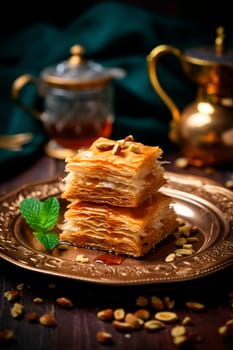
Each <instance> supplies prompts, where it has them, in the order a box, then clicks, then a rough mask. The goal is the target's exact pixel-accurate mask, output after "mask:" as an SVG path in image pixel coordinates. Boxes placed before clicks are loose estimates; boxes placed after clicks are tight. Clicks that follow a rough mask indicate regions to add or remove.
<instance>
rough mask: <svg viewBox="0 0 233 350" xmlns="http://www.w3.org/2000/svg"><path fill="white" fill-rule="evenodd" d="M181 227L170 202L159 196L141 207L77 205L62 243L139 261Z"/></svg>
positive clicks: (69, 213) (73, 205)
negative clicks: (71, 243)
mask: <svg viewBox="0 0 233 350" xmlns="http://www.w3.org/2000/svg"><path fill="white" fill-rule="evenodd" d="M177 227H178V223H177V220H176V215H175V213H174V210H173V207H172V202H171V199H170V198H169V197H168V196H166V195H164V194H162V193H156V194H155V195H153V196H152V197H151V198H150V199H148V200H147V201H145V202H144V203H143V204H142V205H141V206H139V207H136V208H135V207H132V208H123V207H112V206H109V205H103V204H94V203H90V202H79V201H75V202H73V203H71V204H70V205H69V206H68V209H67V211H66V213H65V221H64V225H63V227H62V228H63V233H62V234H61V235H60V239H61V240H62V241H71V242H74V243H75V244H76V245H77V246H79V247H88V248H95V249H99V250H104V251H107V252H114V253H118V254H124V255H127V256H133V257H140V256H143V255H145V254H146V253H147V252H149V251H150V250H151V249H153V248H154V247H155V245H156V244H157V243H159V242H160V241H161V240H163V239H164V238H165V237H167V236H168V235H170V234H172V233H173V232H174V231H175V229H176V228H177Z"/></svg>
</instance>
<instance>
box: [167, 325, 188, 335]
mask: <svg viewBox="0 0 233 350" xmlns="http://www.w3.org/2000/svg"><path fill="white" fill-rule="evenodd" d="M185 334H186V328H185V327H184V326H182V325H178V326H175V327H173V328H172V329H171V335H172V336H173V337H178V336H181V335H185Z"/></svg>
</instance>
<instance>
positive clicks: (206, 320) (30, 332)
mask: <svg viewBox="0 0 233 350" xmlns="http://www.w3.org/2000/svg"><path fill="white" fill-rule="evenodd" d="M177 156H178V154H177V153H169V154H166V153H165V154H164V158H165V159H168V160H170V161H171V163H170V164H167V165H166V168H167V170H169V171H176V172H180V173H186V174H187V173H188V174H194V175H198V176H205V177H208V178H211V179H212V180H215V181H218V182H219V183H221V184H222V185H224V184H225V183H226V181H227V180H228V179H229V178H230V177H231V174H232V173H231V171H230V170H229V169H218V170H216V169H215V170H214V171H210V169H195V168H192V167H189V168H186V169H181V168H177V167H175V165H174V160H175V158H176V157H177ZM231 170H232V169H231ZM63 171H64V162H63V161H59V160H54V159H51V158H49V157H48V156H46V155H42V156H41V158H39V159H37V160H35V162H34V164H32V165H31V166H30V167H29V168H28V169H26V171H24V172H23V173H21V174H18V175H17V176H16V177H15V178H12V179H10V180H8V181H5V182H4V183H1V184H0V192H1V193H3V192H6V193H7V192H9V191H12V190H14V189H16V188H18V187H19V186H21V185H24V184H27V183H29V182H32V181H34V180H41V179H45V178H49V177H52V176H57V175H63ZM0 234H1V233H0ZM15 290H18V292H19V298H18V302H19V303H20V304H22V305H23V307H24V314H23V316H22V317H20V318H14V317H12V315H11V313H10V310H11V308H12V306H13V304H14V303H15V301H14V300H12V301H9V300H8V299H7V298H6V294H5V293H6V292H7V291H15ZM154 295H155V296H158V297H160V298H162V299H163V298H164V297H170V298H171V300H174V301H175V306H174V308H173V310H172V311H174V312H176V314H177V315H178V318H179V321H178V322H176V323H175V324H167V325H166V327H165V328H164V329H161V330H159V331H155V332H148V331H147V330H145V329H143V328H140V329H138V330H133V331H130V332H120V331H118V330H116V329H115V328H114V327H113V326H112V323H111V322H110V321H108V322H107V321H102V320H100V319H98V318H97V312H98V311H99V310H101V309H109V308H111V309H112V310H115V309H116V308H124V309H125V311H126V312H130V313H133V312H134V311H136V309H138V307H137V306H136V299H137V297H139V296H146V297H147V298H150V297H151V296H154ZM37 297H38V298H42V299H43V303H39V304H37V303H35V300H34V299H35V298H37ZM58 297H64V298H69V299H70V300H71V301H72V303H73V307H72V308H64V306H63V307H62V305H58V304H57V303H56V299H57V298H58ZM190 300H193V301H196V302H200V303H203V304H204V305H205V308H204V310H202V311H190V310H187V308H186V307H185V302H186V301H190ZM148 309H150V311H151V315H152V316H151V317H152V318H153V315H154V313H155V310H153V309H151V308H150V307H148ZM34 311H36V312H38V314H39V315H42V314H45V313H53V314H54V317H55V319H56V325H55V326H53V327H48V326H45V325H41V324H39V323H38V322H35V323H32V322H29V321H28V320H27V315H28V313H30V312H34ZM187 315H189V316H190V317H191V319H192V324H191V325H189V326H187V328H188V332H189V333H190V334H191V333H192V334H195V335H197V336H198V337H194V338H195V339H196V340H195V341H193V348H194V349H200V350H201V349H202V350H203V349H204V350H206V349H213V350H214V349H217V350H221V349H233V335H231V337H228V338H225V337H223V336H222V335H220V334H219V331H218V329H219V327H220V326H223V325H224V324H225V322H226V321H228V320H233V266H232V267H228V268H225V269H223V270H221V271H218V272H215V273H213V274H211V275H208V276H206V277H202V278H198V279H195V280H192V281H185V282H178V283H171V284H170V283H165V284H154V285H136V286H135V285H134V286H111V285H110V286H108V285H98V283H88V282H83V281H77V280H70V279H68V278H63V277H59V276H51V275H49V274H43V273H39V272H34V271H30V270H27V269H24V268H22V267H19V266H16V265H15V264H12V263H10V262H7V261H5V260H4V259H1V260H0V348H6V349H18V350H24V349H34V350H37V349H38V350H45V349H49V350H55V349H56V350H59V349H61V350H63V349H69V350H77V349H80V350H89V349H91V350H92V349H93V350H94V349H104V348H105V349H106V348H108V347H109V348H111V349H121V350H123V349H125V350H128V349H134V350H142V349H145V350H149V349H151V350H152V349H153V350H159V349H161V350H168V349H177V346H175V345H174V343H173V338H172V336H171V328H173V327H174V326H175V325H177V324H180V323H181V321H182V319H183V318H184V317H185V316H187ZM232 322H233V321H232ZM6 329H9V330H12V331H13V332H14V335H15V339H14V341H12V342H4V341H3V340H2V339H1V337H2V334H3V332H2V331H3V330H6ZM100 330H104V331H108V332H110V333H111V334H112V335H113V344H111V345H103V344H100V343H99V342H98V341H97V339H96V333H97V332H98V331H100ZM231 333H232V334H233V331H231ZM199 336H200V337H199ZM190 347H191V346H188V348H190Z"/></svg>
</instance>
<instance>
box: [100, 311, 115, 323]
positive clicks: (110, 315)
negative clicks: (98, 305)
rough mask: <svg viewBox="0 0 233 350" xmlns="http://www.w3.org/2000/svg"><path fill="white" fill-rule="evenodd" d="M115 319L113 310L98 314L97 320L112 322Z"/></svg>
mask: <svg viewBox="0 0 233 350" xmlns="http://www.w3.org/2000/svg"><path fill="white" fill-rule="evenodd" d="M113 317H114V314H113V310H112V309H105V310H101V311H99V312H97V318H98V319H99V320H102V321H111V320H112V319H113Z"/></svg>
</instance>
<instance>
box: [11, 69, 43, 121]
mask: <svg viewBox="0 0 233 350" xmlns="http://www.w3.org/2000/svg"><path fill="white" fill-rule="evenodd" d="M29 83H31V84H34V85H35V86H36V88H37V89H39V83H38V80H37V79H36V78H35V77H33V76H32V75H30V74H23V75H21V76H19V77H18V78H16V79H15V81H14V82H13V84H12V90H11V93H12V98H13V100H14V101H15V102H16V103H17V104H18V105H19V106H20V107H21V108H22V109H23V110H24V111H25V112H27V113H30V114H32V115H33V116H34V117H36V118H37V119H41V112H39V111H37V110H36V109H34V108H32V107H30V106H28V105H27V104H26V103H24V102H23V101H22V95H21V92H22V90H23V88H24V87H25V86H26V85H27V84H29Z"/></svg>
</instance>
